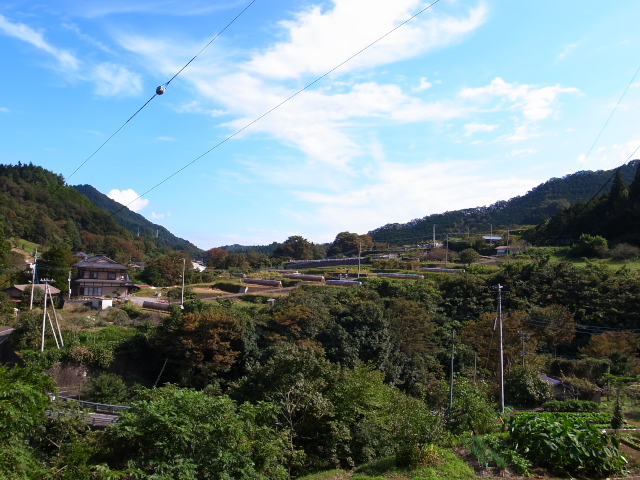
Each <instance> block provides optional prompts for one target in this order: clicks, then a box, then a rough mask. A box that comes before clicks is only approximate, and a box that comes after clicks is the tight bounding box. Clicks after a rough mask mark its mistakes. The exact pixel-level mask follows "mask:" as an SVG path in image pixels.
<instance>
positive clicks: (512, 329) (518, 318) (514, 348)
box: [460, 312, 540, 371]
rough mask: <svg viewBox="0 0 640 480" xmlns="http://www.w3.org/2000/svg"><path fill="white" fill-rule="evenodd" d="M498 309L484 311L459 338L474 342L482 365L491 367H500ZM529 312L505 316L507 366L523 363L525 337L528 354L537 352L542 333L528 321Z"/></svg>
mask: <svg viewBox="0 0 640 480" xmlns="http://www.w3.org/2000/svg"><path fill="white" fill-rule="evenodd" d="M496 317H497V315H496V314H495V313H493V314H492V313H485V314H483V315H481V316H480V318H479V319H478V320H476V321H475V322H472V323H470V324H468V325H467V326H465V327H464V328H463V329H462V332H461V334H460V340H461V341H462V342H463V343H464V344H466V345H469V346H471V347H472V348H473V349H474V350H475V351H476V352H477V353H478V359H479V363H480V361H481V362H482V363H480V365H483V366H484V365H487V367H488V368H489V369H491V370H494V371H497V367H498V351H499V345H498V336H499V332H498V330H497V329H498V324H499V322H498V320H497V318H496ZM529 323H530V322H529V315H528V314H527V313H525V312H512V313H509V314H507V315H504V316H503V318H502V325H503V327H502V339H503V346H504V347H503V348H504V368H505V370H509V369H510V368H511V367H513V366H515V365H521V364H522V353H523V338H524V340H525V345H524V349H525V354H526V353H527V352H536V351H537V350H538V345H539V343H540V337H539V335H538V334H537V332H536V330H535V329H534V328H533V327H531V326H530V325H528V324H529Z"/></svg>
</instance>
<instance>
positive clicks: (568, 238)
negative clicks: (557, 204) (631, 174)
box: [526, 170, 640, 245]
mask: <svg viewBox="0 0 640 480" xmlns="http://www.w3.org/2000/svg"><path fill="white" fill-rule="evenodd" d="M639 173H640V170H638V172H637V173H636V176H635V179H634V180H633V181H632V182H631V184H630V185H627V182H625V180H624V177H623V175H622V172H621V171H619V172H616V174H615V175H614V176H613V182H612V183H613V185H612V187H611V189H610V191H609V192H607V193H604V194H602V195H600V196H598V197H595V198H593V199H590V201H588V202H578V203H576V204H575V205H572V206H571V207H570V208H567V209H565V210H563V211H562V212H559V213H557V214H556V215H554V216H553V217H551V218H550V219H548V220H545V221H543V222H541V223H540V224H538V225H537V226H536V228H535V229H532V230H530V231H528V232H527V234H526V238H527V240H529V241H530V242H532V243H534V244H536V245H557V244H569V243H574V242H575V241H576V240H577V239H578V238H579V237H580V236H581V235H590V236H599V237H603V238H604V239H606V240H607V241H608V242H609V243H610V244H620V243H629V244H633V245H640V175H639Z"/></svg>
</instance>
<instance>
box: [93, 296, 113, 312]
mask: <svg viewBox="0 0 640 480" xmlns="http://www.w3.org/2000/svg"><path fill="white" fill-rule="evenodd" d="M91 306H92V307H93V308H95V309H97V310H104V309H105V308H109V307H113V298H107V297H95V298H93V299H92V300H91Z"/></svg>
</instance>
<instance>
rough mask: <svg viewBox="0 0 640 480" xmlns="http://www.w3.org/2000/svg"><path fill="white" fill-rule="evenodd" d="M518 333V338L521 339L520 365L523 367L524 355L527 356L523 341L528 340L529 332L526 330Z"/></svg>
mask: <svg viewBox="0 0 640 480" xmlns="http://www.w3.org/2000/svg"><path fill="white" fill-rule="evenodd" d="M518 333H519V334H520V338H521V339H522V366H523V367H524V357H526V356H527V352H526V350H525V349H524V342H526V341H527V340H529V334H528V333H527V332H518Z"/></svg>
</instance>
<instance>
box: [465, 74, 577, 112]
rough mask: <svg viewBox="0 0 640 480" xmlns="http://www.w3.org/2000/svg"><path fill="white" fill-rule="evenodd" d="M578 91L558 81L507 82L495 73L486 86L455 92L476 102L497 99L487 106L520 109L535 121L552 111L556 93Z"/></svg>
mask: <svg viewBox="0 0 640 480" xmlns="http://www.w3.org/2000/svg"><path fill="white" fill-rule="evenodd" d="M579 92H580V90H578V89H577V88H573V87H562V86H560V85H554V86H552V87H542V88H537V87H535V86H533V85H525V84H522V85H519V84H517V83H507V82H505V81H504V80H503V79H502V78H500V77H497V78H494V79H493V80H492V82H491V83H490V84H489V85H487V86H486V87H479V88H465V89H463V90H462V91H460V93H459V96H460V98H462V99H464V100H470V101H473V102H477V103H480V104H488V103H490V102H491V101H492V100H494V99H498V101H499V104H498V105H493V106H492V107H490V108H493V109H495V110H504V109H508V110H516V111H521V112H522V114H523V115H524V117H525V118H526V119H527V120H531V121H536V120H543V119H545V118H547V117H549V116H550V115H551V114H552V113H553V112H554V107H555V103H556V101H557V99H558V97H559V96H560V94H562V93H579Z"/></svg>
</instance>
